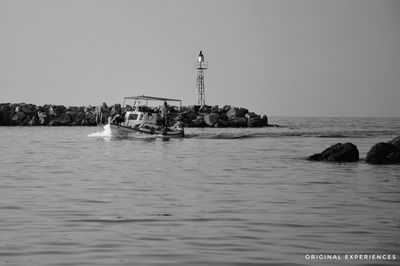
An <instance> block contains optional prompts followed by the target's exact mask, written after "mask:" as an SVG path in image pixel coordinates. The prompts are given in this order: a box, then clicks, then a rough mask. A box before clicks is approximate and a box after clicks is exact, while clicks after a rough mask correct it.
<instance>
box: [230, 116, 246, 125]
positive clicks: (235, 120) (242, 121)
mask: <svg viewBox="0 0 400 266" xmlns="http://www.w3.org/2000/svg"><path fill="white" fill-rule="evenodd" d="M227 122H228V126H230V127H247V119H246V118H244V117H236V116H235V117H231V118H228V120H227Z"/></svg>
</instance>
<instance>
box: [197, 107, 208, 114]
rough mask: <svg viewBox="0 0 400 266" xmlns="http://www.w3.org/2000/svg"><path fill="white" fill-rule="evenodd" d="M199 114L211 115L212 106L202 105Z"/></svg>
mask: <svg viewBox="0 0 400 266" xmlns="http://www.w3.org/2000/svg"><path fill="white" fill-rule="evenodd" d="M199 113H206V114H209V113H211V106H208V105H202V106H201V107H200V109H199Z"/></svg>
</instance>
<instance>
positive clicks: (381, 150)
mask: <svg viewBox="0 0 400 266" xmlns="http://www.w3.org/2000/svg"><path fill="white" fill-rule="evenodd" d="M397 153H400V150H399V149H398V148H397V147H396V146H395V145H393V144H391V143H385V142H380V143H377V144H375V145H374V146H372V148H371V149H370V150H369V151H368V153H367V158H365V161H366V162H367V163H370V164H390V163H400V161H396V158H398V154H397Z"/></svg>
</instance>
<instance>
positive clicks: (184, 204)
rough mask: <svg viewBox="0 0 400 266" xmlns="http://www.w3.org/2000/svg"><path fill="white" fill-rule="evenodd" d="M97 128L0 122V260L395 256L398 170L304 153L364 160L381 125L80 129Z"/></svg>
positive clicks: (299, 261)
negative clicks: (158, 132)
mask: <svg viewBox="0 0 400 266" xmlns="http://www.w3.org/2000/svg"><path fill="white" fill-rule="evenodd" d="M289 121H290V120H289ZM292 123H293V124H294V123H295V122H293V121H292ZM316 128H317V127H316ZM353 128H354V127H353ZM102 130H103V129H102V128H0V137H1V138H0V146H1V147H2V151H3V152H2V154H1V155H0V168H1V174H0V213H1V218H0V230H1V240H0V264H1V265H100V264H105V265H133V264H136V265H158V264H160V265H177V264H180V265H199V264H203V265H249V264H255V265H309V264H310V263H311V264H312V263H315V264H320V263H321V261H319V262H318V261H310V260H306V259H305V255H306V254H319V253H363V254H364V253H367V254H371V253H374V254H398V250H400V242H399V239H400V233H399V232H400V230H399V229H400V228H399V227H400V219H399V218H398V217H400V215H399V214H400V208H399V206H400V205H399V203H400V194H399V193H398V192H399V189H400V174H399V169H400V168H399V167H400V166H398V165H392V166H371V165H367V164H365V163H363V162H360V163H349V164H335V163H319V162H309V161H306V160H304V158H305V157H306V156H308V155H310V154H312V153H315V152H320V151H321V150H322V149H324V148H326V147H327V146H329V145H331V144H334V143H336V142H343V141H351V142H353V143H354V144H356V145H357V146H358V147H359V150H360V154H361V157H365V154H366V152H367V151H368V149H369V147H371V146H372V145H373V144H375V143H376V142H378V141H386V140H389V139H390V138H391V137H392V135H394V134H395V132H393V131H391V132H389V133H384V134H382V135H379V134H378V135H374V136H370V137H359V136H357V135H355V136H350V139H348V138H341V137H338V138H320V137H318V136H316V135H315V136H289V135H288V134H286V135H283V136H281V137H278V135H279V132H290V131H293V132H292V133H296V132H295V131H296V130H298V131H309V132H316V130H314V131H313V129H312V128H311V129H310V128H299V129H296V128H294V129H291V128H289V127H285V128H267V129H254V130H249V129H242V130H241V129H237V130H228V131H227V130H225V131H224V130H222V129H221V130H215V129H210V130H206V129H188V130H187V134H188V135H189V136H191V137H189V138H184V139H171V140H170V141H162V139H158V138H151V139H137V138H127V139H113V138H111V139H108V140H105V139H104V138H103V137H102V136H94V137H88V135H89V134H93V133H95V132H100V133H101V132H102ZM324 130H325V129H324ZM344 130H349V129H346V128H344V129H343V130H341V132H339V133H340V134H342V133H343V132H342V131H344ZM365 130H367V129H363V128H358V129H357V128H356V129H355V131H357V132H360V131H365ZM325 131H329V128H327V129H326V130H325ZM349 131H350V130H349ZM334 133H335V132H334ZM271 134H275V135H277V136H276V137H271V136H270V135H271ZM246 135H247V136H249V135H250V136H256V137H241V138H239V139H237V138H236V137H237V136H246ZM221 136H222V137H221ZM230 136H233V137H232V138H231V137H230ZM5 151H8V152H5ZM398 257H399V256H398ZM323 263H328V264H335V263H336V264H342V263H343V261H331V262H323ZM349 263H350V264H369V263H370V264H374V263H378V264H391V265H396V264H397V263H398V261H355V262H354V261H352V262H348V264H349Z"/></svg>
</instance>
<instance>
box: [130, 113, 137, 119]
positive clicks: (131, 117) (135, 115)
mask: <svg viewBox="0 0 400 266" xmlns="http://www.w3.org/2000/svg"><path fill="white" fill-rule="evenodd" d="M137 118H138V114H129V117H128V120H136V119H137Z"/></svg>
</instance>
